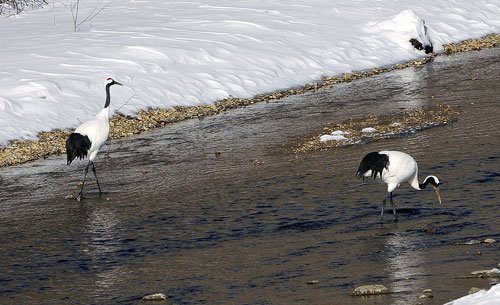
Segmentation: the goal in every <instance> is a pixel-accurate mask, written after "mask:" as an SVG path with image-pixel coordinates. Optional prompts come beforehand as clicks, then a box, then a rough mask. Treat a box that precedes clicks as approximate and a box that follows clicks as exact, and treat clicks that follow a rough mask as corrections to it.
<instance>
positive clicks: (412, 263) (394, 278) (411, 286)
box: [386, 232, 428, 304]
mask: <svg viewBox="0 0 500 305" xmlns="http://www.w3.org/2000/svg"><path fill="white" fill-rule="evenodd" d="M421 244H422V240H420V239H419V237H418V236H414V235H413V236H412V235H407V234H404V233H401V232H397V233H395V234H393V235H391V236H389V237H388V238H387V241H386V247H387V252H388V255H387V271H388V275H389V283H390V287H389V288H390V289H391V291H394V292H405V293H407V294H408V293H411V292H412V291H416V292H418V291H422V290H424V289H425V284H426V283H425V280H424V279H425V278H424V277H423V276H425V275H426V274H427V273H428V272H426V270H425V269H424V267H425V265H426V262H425V259H424V252H423V251H421V250H420V249H421V247H420V246H419V245H421ZM411 301H412V300H411V299H408V298H403V299H402V300H397V302H396V304H408V302H411Z"/></svg>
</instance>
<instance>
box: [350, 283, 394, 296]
mask: <svg viewBox="0 0 500 305" xmlns="http://www.w3.org/2000/svg"><path fill="white" fill-rule="evenodd" d="M386 293H390V290H389V288H387V287H386V286H384V285H362V286H358V287H356V288H354V290H353V291H352V294H351V295H353V296H363V295H376V294H386Z"/></svg>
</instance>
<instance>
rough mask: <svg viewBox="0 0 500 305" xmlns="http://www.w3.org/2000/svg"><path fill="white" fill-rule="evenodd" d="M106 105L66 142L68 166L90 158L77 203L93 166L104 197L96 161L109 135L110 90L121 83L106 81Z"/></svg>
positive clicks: (110, 79)
mask: <svg viewBox="0 0 500 305" xmlns="http://www.w3.org/2000/svg"><path fill="white" fill-rule="evenodd" d="M105 84H106V103H104V108H103V109H102V110H101V111H100V112H99V113H98V114H97V115H96V116H95V117H94V118H93V119H91V120H89V121H86V122H83V123H82V124H81V125H80V126H78V128H76V129H75V131H74V132H73V133H72V134H70V135H69V137H68V139H67V140H66V155H67V164H68V165H70V164H71V162H73V160H74V159H75V158H79V159H80V160H82V159H84V158H85V157H86V156H87V155H88V158H89V163H88V164H87V166H85V172H84V175H83V180H82V183H81V186H80V191H79V192H78V196H77V197H76V200H77V201H80V200H81V199H82V194H83V186H84V185H85V179H86V178H87V173H88V172H89V167H90V166H91V165H92V172H94V176H95V180H96V181H97V187H98V188H99V196H102V190H101V186H100V185H99V179H97V174H96V170H95V166H94V159H95V157H96V156H97V153H99V149H101V147H102V146H103V145H104V143H105V142H106V140H107V139H108V135H109V104H110V102H111V97H110V94H109V88H110V87H111V86H112V85H120V86H122V84H120V83H119V82H117V81H115V80H114V79H112V78H108V79H106V82H105Z"/></svg>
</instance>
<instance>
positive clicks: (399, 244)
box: [0, 48, 500, 305]
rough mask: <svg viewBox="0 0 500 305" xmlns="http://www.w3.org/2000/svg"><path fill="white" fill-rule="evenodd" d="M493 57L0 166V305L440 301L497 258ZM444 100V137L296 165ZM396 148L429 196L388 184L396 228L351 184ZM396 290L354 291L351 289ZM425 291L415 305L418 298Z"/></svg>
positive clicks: (431, 133)
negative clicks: (359, 128) (312, 140)
mask: <svg viewBox="0 0 500 305" xmlns="http://www.w3.org/2000/svg"><path fill="white" fill-rule="evenodd" d="M499 97H500V48H496V49H491V50H485V51H481V52H473V53H468V54H463V55H456V56H451V57H446V56H439V57H438V58H436V60H435V62H433V63H430V64H427V65H425V66H424V67H423V68H421V69H414V68H409V69H405V70H398V71H393V72H391V73H386V74H383V75H379V76H377V77H372V78H368V79H364V80H359V81H355V82H353V83H349V84H342V85H338V86H335V87H334V88H331V89H325V90H319V91H318V92H316V93H310V94H305V95H300V96H294V97H290V98H287V99H283V100H279V101H276V102H270V103H262V104H257V105H252V106H250V107H246V108H242V109H237V110H233V111H229V112H227V113H224V114H221V115H216V116H212V117H208V118H204V119H201V120H189V121H185V122H181V123H178V124H175V125H173V126H170V127H167V128H164V129H158V130H154V131H152V132H148V133H144V134H141V135H138V136H135V137H132V138H128V139H123V140H115V141H113V142H112V143H111V144H110V145H108V146H107V147H106V149H105V151H104V152H101V155H100V157H99V158H98V160H97V162H96V167H97V170H98V174H99V176H100V182H101V184H102V186H103V188H104V189H105V191H106V193H105V194H104V195H103V196H102V197H99V196H98V193H97V189H96V185H95V183H94V182H93V179H92V178H93V177H92V176H89V177H90V179H89V182H88V184H86V189H85V193H84V195H86V198H85V199H84V200H83V201H81V202H76V201H75V200H74V199H65V197H66V196H67V195H71V194H75V193H76V190H77V183H78V180H79V179H81V178H82V174H83V167H84V164H85V163H83V162H81V163H78V162H77V163H73V165H71V166H70V167H67V166H66V165H65V159H64V156H60V157H51V158H48V159H45V160H40V161H37V162H33V163H30V164H26V165H22V166H15V167H9V168H4V169H1V170H0V179H1V180H0V184H1V189H0V239H1V240H0V245H1V246H0V303H1V304H142V303H144V301H141V298H142V297H143V296H144V295H147V294H151V293H156V292H162V293H165V294H166V295H167V296H168V299H169V300H168V304H344V305H345V304H370V305H371V304H417V303H418V302H421V303H423V304H442V303H444V302H446V301H448V300H451V299H454V298H458V297H460V296H462V295H465V294H467V291H468V289H469V288H470V287H472V286H477V287H482V288H487V287H489V286H490V285H491V284H493V283H495V280H493V279H458V277H459V276H462V275H466V274H468V273H469V272H471V271H473V270H478V269H491V268H493V267H496V266H497V264H498V263H500V257H499V256H498V253H500V252H499V245H500V243H496V244H491V245H487V244H477V245H468V246H463V245H460V246H459V245H456V244H457V243H461V242H466V241H469V240H471V239H478V240H484V239H485V238H487V237H491V238H494V239H496V240H500V221H499V219H500V218H499V216H498V214H499V211H500V209H499V205H500V204H499V198H500V191H499V190H500V184H499V182H500V122H499V113H500V100H499ZM435 103H445V104H451V105H453V106H455V107H456V108H457V109H459V110H460V111H461V112H462V113H461V115H460V116H459V120H458V121H456V122H454V123H452V124H449V125H446V126H444V127H439V128H433V129H428V130H425V131H422V132H419V133H417V134H414V135H411V136H408V137H403V138H397V139H390V140H384V141H379V142H376V143H371V144H366V145H360V146H352V147H347V148H343V149H338V150H332V151H328V152H315V153H309V154H306V155H304V156H302V157H300V158H296V157H295V156H294V155H293V154H292V153H291V152H290V150H289V149H288V147H290V145H292V144H293V143H295V142H296V141H298V140H299V139H301V138H304V137H307V136H309V135H310V134H312V133H315V132H318V131H319V130H321V127H322V126H323V125H325V124H326V123H328V122H340V121H343V120H345V119H348V118H359V117H364V116H367V115H371V114H374V115H376V114H383V113H387V112H391V111H393V110H394V109H398V108H420V107H426V106H430V105H433V104H435ZM382 149H393V150H403V151H406V152H408V153H410V154H412V155H413V156H414V157H415V159H416V160H417V161H418V162H419V169H420V176H421V177H420V178H421V179H422V178H423V177H425V175H427V174H435V175H437V176H438V177H439V178H440V179H441V180H442V182H443V186H442V193H443V199H444V202H443V204H442V205H439V204H437V202H436V199H435V197H434V196H435V195H434V192H433V191H432V190H423V191H420V192H418V191H415V190H413V189H411V188H410V187H409V186H408V185H404V186H401V187H400V188H398V189H397V190H396V194H397V195H396V197H395V202H396V204H397V205H398V212H399V222H397V223H395V222H393V221H392V215H391V214H390V213H388V214H386V215H385V219H384V223H383V224H382V225H381V224H380V222H379V209H380V204H381V200H382V198H383V197H384V196H385V190H386V187H385V185H382V184H378V183H373V182H366V181H365V182H363V181H359V180H356V179H355V178H354V173H355V171H356V169H357V166H358V164H359V161H360V160H361V158H362V157H363V156H364V154H366V153H367V152H370V151H377V150H382ZM371 283H374V284H384V285H386V286H388V287H389V288H390V289H391V290H392V291H393V292H394V293H392V294H389V295H382V296H372V297H351V296H350V292H351V291H352V289H353V288H354V287H355V286H358V285H362V284H371ZM426 288H430V289H432V290H433V291H434V298H432V299H424V300H421V299H419V298H418V297H419V296H420V295H421V292H422V290H423V289H426Z"/></svg>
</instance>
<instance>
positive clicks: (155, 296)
mask: <svg viewBox="0 0 500 305" xmlns="http://www.w3.org/2000/svg"><path fill="white" fill-rule="evenodd" d="M142 299H143V300H144V301H165V300H166V299H167V296H166V295H164V294H163V293H155V294H150V295H147V296H145V297H143V298H142Z"/></svg>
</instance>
